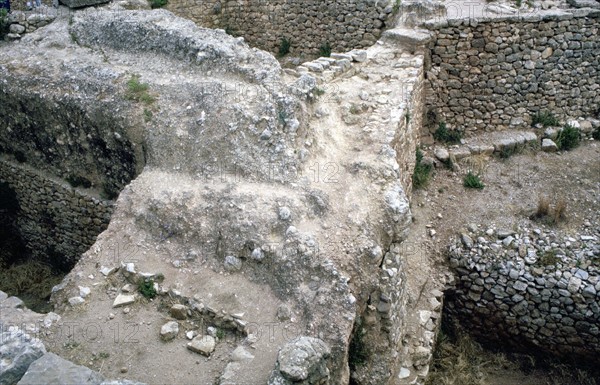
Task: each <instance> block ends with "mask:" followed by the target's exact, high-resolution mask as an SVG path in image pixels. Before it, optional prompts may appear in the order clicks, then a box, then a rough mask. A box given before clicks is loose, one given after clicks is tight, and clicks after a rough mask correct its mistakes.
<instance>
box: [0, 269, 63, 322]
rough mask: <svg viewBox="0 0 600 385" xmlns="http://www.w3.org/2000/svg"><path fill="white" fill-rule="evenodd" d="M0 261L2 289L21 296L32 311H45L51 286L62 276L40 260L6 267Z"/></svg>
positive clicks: (58, 281)
mask: <svg viewBox="0 0 600 385" xmlns="http://www.w3.org/2000/svg"><path fill="white" fill-rule="evenodd" d="M1 262H2V261H1V260H0V282H1V283H2V291H5V292H6V293H7V294H8V295H14V296H17V297H19V298H21V299H22V300H23V302H25V305H26V306H27V307H29V308H30V309H32V310H34V311H39V312H45V311H47V310H48V309H47V308H48V306H49V305H48V302H47V301H48V298H49V297H50V294H51V293H52V288H53V287H54V286H56V285H58V284H59V283H60V282H61V281H62V276H61V275H59V274H57V273H56V272H55V271H54V270H53V269H52V267H51V266H50V265H47V264H45V263H43V262H40V261H35V260H30V261H25V262H23V263H18V264H13V265H11V266H8V267H6V266H4V264H3V263H1Z"/></svg>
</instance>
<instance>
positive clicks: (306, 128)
mask: <svg viewBox="0 0 600 385" xmlns="http://www.w3.org/2000/svg"><path fill="white" fill-rule="evenodd" d="M254 3H256V4H254ZM210 5H211V7H210V11H207V10H200V11H198V10H197V9H195V8H189V7H190V5H189V4H187V3H183V2H182V3H181V4H180V3H179V2H173V3H171V4H170V5H169V9H172V10H173V11H175V12H177V13H178V14H179V15H182V16H186V15H187V14H186V12H189V14H190V15H191V16H190V18H192V19H194V20H196V21H197V22H199V23H200V24H201V25H205V26H207V27H219V28H223V29H221V30H219V29H216V30H215V29H207V28H201V27H198V26H197V25H196V24H194V23H193V22H192V21H190V20H186V19H183V18H179V17H176V16H174V15H173V14H172V13H171V12H169V11H166V10H152V11H150V10H127V9H126V8H129V6H128V5H127V4H125V3H124V2H121V3H111V4H110V5H108V6H107V7H100V8H97V9H93V8H88V9H84V10H79V11H75V12H63V13H61V12H58V13H57V17H56V19H55V20H54V21H53V22H52V23H51V24H49V25H46V26H44V27H43V28H40V29H38V30H36V31H32V32H31V33H28V34H25V35H23V36H22V37H21V38H20V40H19V42H18V43H2V44H1V45H0V50H1V51H2V52H3V53H2V55H1V56H0V69H1V71H0V101H1V102H2V106H3V108H2V109H1V110H0V122H1V123H0V125H1V126H0V152H1V154H0V181H1V182H2V183H3V186H5V187H6V188H8V189H9V190H10V191H11V192H12V193H13V194H14V196H15V197H16V199H17V200H18V202H19V211H18V213H17V220H16V223H17V227H18V228H19V231H20V233H21V236H22V237H23V239H24V242H25V244H26V246H27V247H28V249H30V250H32V251H34V253H36V254H37V257H38V258H46V259H50V260H52V262H53V263H55V264H56V263H57V262H56V260H59V261H60V263H58V264H59V265H64V266H68V267H69V268H72V270H70V272H69V274H68V275H67V276H66V277H65V279H64V281H63V282H62V283H61V284H60V285H59V286H57V287H55V289H54V290H53V295H52V303H53V304H54V305H55V311H56V313H58V314H60V316H59V315H57V314H55V313H50V314H52V315H49V316H45V317H44V316H43V315H42V316H38V315H36V314H35V313H34V314H31V313H30V312H28V311H23V309H22V308H23V304H22V302H19V301H18V300H17V299H15V298H14V297H10V298H3V299H2V305H1V306H2V309H3V311H4V313H3V316H2V319H0V322H1V323H0V326H2V331H3V332H5V333H8V334H6V335H5V334H2V336H3V337H2V341H8V340H11V338H13V337H14V336H15V335H17V334H18V333H28V334H27V335H28V337H26V338H25V337H23V338H25V339H26V341H25V343H24V344H23V347H22V349H24V350H25V351H29V350H35V349H37V350H36V351H37V353H35V354H33V355H32V354H25V355H24V357H25V358H26V359H25V360H24V361H23V362H26V363H25V364H20V365H14V366H18V370H17V372H18V373H19V376H23V378H22V379H21V382H19V383H22V384H27V383H35V381H36V380H37V381H39V376H40V373H43V372H44V370H46V369H44V368H48V367H55V368H59V372H58V373H55V374H56V376H57V378H60V376H62V375H65V374H64V373H67V372H68V373H76V374H75V375H77V376H84V377H86V378H88V381H89V382H88V383H94V384H95V383H98V384H100V383H108V382H105V381H106V380H105V376H103V375H100V374H98V373H96V372H92V374H90V372H88V371H89V369H87V368H84V367H81V366H76V365H75V364H73V363H69V362H67V361H64V360H62V359H60V358H59V357H58V356H55V355H53V354H52V353H45V349H44V346H43V345H41V347H40V344H41V342H39V341H37V340H33V339H32V338H33V337H31V336H35V337H38V338H39V339H40V340H41V341H43V342H44V343H46V345H48V346H51V347H52V351H54V350H56V351H61V349H64V346H66V345H65V344H58V345H53V344H52V343H53V342H56V340H54V341H53V338H56V337H55V336H57V335H59V334H60V332H61V330H64V328H65V325H68V324H75V325H76V326H75V327H76V328H77V327H80V328H81V327H82V328H83V329H82V330H83V331H82V330H79V331H78V330H77V329H75V330H74V331H73V335H71V338H77V336H81V335H85V331H86V330H88V329H87V328H89V325H95V326H94V327H98V328H100V330H104V329H102V328H103V327H106V328H110V327H115V325H121V327H123V325H129V324H130V323H131V322H135V321H139V320H140V319H144V317H148V319H150V320H151V321H152V322H150V323H149V325H151V326H148V327H147V328H141V329H140V330H139V335H138V336H139V338H140V339H141V340H142V341H154V342H153V343H152V344H151V346H152V349H154V354H153V355H150V356H149V355H146V356H140V357H139V359H138V360H137V361H136V364H135V365H133V366H130V367H126V368H125V369H126V370H125V371H123V370H121V371H120V368H119V367H114V368H109V369H105V370H107V371H108V373H107V377H109V378H120V377H123V376H124V377H127V378H135V379H138V380H142V381H145V382H151V377H150V375H154V376H155V377H154V380H153V381H159V382H160V381H162V382H168V381H169V380H171V379H172V378H170V377H169V375H171V374H172V373H171V372H169V371H166V370H161V369H160V367H161V362H163V356H164V355H167V354H169V352H170V350H169V349H173V348H174V347H178V349H179V348H187V349H188V350H190V352H187V351H185V350H184V352H185V353H188V354H181V355H179V356H178V359H179V360H180V362H178V363H177V365H181V366H182V367H187V366H193V365H196V364H195V362H196V361H197V357H200V356H201V355H206V356H218V357H224V358H222V359H220V360H206V361H197V362H200V364H199V365H200V366H201V367H202V368H204V370H202V371H201V373H195V374H194V380H195V381H196V383H207V384H208V383H219V384H239V383H252V384H254V383H256V384H259V383H269V384H273V385H274V384H327V383H331V384H337V383H340V384H342V383H357V384H383V383H386V384H404V383H409V382H413V383H414V381H422V380H423V379H424V378H425V377H426V376H427V372H428V365H429V361H430V360H431V354H432V349H433V344H434V341H435V335H436V333H437V330H438V329H439V323H440V311H441V301H442V293H441V292H440V291H439V290H431V289H432V288H431V287H428V288H427V289H428V292H427V295H426V296H425V297H426V298H425V299H426V300H427V301H426V302H427V304H428V305H427V307H426V308H424V307H421V303H420V302H418V301H417V298H418V294H419V293H418V290H419V289H420V290H424V287H423V288H411V287H408V286H407V284H406V281H407V278H406V276H407V275H408V274H410V272H408V271H405V268H404V266H405V264H406V259H407V258H410V253H408V252H407V247H406V246H407V245H406V244H404V243H403V241H404V240H405V239H406V237H407V234H408V231H409V227H410V224H411V212H410V197H411V190H412V179H411V176H412V172H413V168H414V165H415V155H414V154H415V151H416V148H417V146H418V144H419V143H420V142H425V141H427V140H430V135H431V132H430V128H431V124H430V123H431V122H430V120H431V119H430V117H431V116H434V117H436V119H437V120H436V119H434V120H436V121H439V119H444V120H446V121H447V122H448V123H449V124H450V125H452V126H458V125H462V124H465V125H467V126H468V127H469V129H472V130H479V131H483V130H493V129H505V128H523V127H525V126H527V125H528V124H529V123H530V122H529V121H528V119H529V114H530V113H532V112H536V111H539V110H542V109H547V108H552V109H554V108H556V109H557V111H559V112H560V113H561V114H562V115H563V116H572V115H573V114H575V115H577V116H585V115H586V114H587V115H591V114H593V113H594V111H592V109H593V106H594V105H596V106H597V105H598V101H599V100H600V86H599V84H598V83H599V78H600V77H599V76H598V68H600V65H598V64H599V63H598V57H600V55H598V53H600V52H599V51H598V50H599V49H600V46H599V44H600V43H599V38H598V36H599V34H598V33H597V32H598V18H599V17H600V12H599V11H598V10H593V9H589V8H583V9H577V10H568V11H566V10H560V11H547V12H538V13H536V14H534V15H525V16H522V15H509V16H502V17H497V15H496V17H493V18H483V19H469V20H462V19H459V20H444V21H440V20H437V21H435V22H431V21H430V22H427V23H425V24H423V25H422V26H421V29H418V30H417V29H415V28H414V27H412V26H413V25H416V24H420V21H419V20H420V18H428V17H431V16H432V15H436V13H437V12H438V11H439V6H435V7H432V8H431V9H429V10H428V11H426V12H421V13H418V12H414V10H411V11H410V12H409V11H407V12H406V13H404V14H398V9H397V8H396V7H395V4H394V3H392V2H390V3H385V4H384V3H380V2H376V1H366V2H339V1H338V2H333V1H332V2H331V4H329V2H323V3H314V4H313V3H311V4H310V6H308V7H306V13H305V16H306V17H300V16H294V17H290V18H289V19H285V17H284V16H285V15H287V14H288V13H289V12H290V9H288V8H287V7H292V8H293V9H294V12H296V13H292V15H297V14H298V13H301V12H303V11H302V10H301V9H300V8H298V3H296V2H283V3H282V4H279V3H277V2H273V3H268V4H265V3H264V2H250V4H249V5H248V6H250V7H257V8H256V9H255V10H254V12H250V13H248V19H244V20H241V19H240V17H242V16H241V15H242V14H243V13H240V10H243V8H240V5H239V4H237V3H236V4H234V2H226V3H221V2H215V3H214V4H212V3H211V4H210ZM186 7H188V8H189V9H188V8H186ZM323 7H325V8H327V7H329V8H327V12H330V13H327V12H326V13H325V14H326V15H334V14H336V13H338V14H341V15H344V14H346V15H349V16H347V17H344V18H343V20H340V19H336V20H335V21H334V20H333V19H331V20H328V24H326V25H327V27H331V25H332V24H335V25H336V28H326V29H327V30H328V31H329V32H328V34H327V35H326V36H324V35H323V26H322V25H320V24H319V23H316V22H315V21H316V20H319V12H321V11H322V8H323ZM348 7H349V8H348ZM346 8H348V9H346ZM407 9H409V10H410V8H407ZM269 10H273V11H274V12H273V13H267V11H269ZM261 12H262V13H261ZM278 12H280V13H278ZM411 12H412V13H411ZM267 14H268V15H271V16H269V17H271V18H272V20H269V23H270V24H269V25H272V26H275V28H281V31H298V32H300V34H298V33H296V32H294V33H296V34H295V35H292V37H291V38H290V40H291V41H292V42H293V43H294V44H293V45H292V48H293V49H295V50H298V52H301V53H302V54H305V55H306V54H307V53H309V52H310V53H314V52H315V50H317V51H318V49H319V46H320V45H321V44H323V43H325V42H329V44H330V46H331V48H332V49H333V50H334V52H333V53H332V54H331V56H330V57H326V58H319V59H315V60H310V61H307V62H305V63H304V64H301V65H299V66H296V67H295V68H286V69H282V67H281V65H280V63H279V62H278V61H277V60H276V59H275V58H274V57H273V56H272V55H271V54H269V53H268V52H265V51H262V50H260V49H257V48H252V47H251V46H250V45H248V43H246V41H245V38H244V37H245V36H246V34H247V36H248V41H249V42H250V43H252V44H253V45H254V44H255V45H258V46H259V47H262V48H267V49H269V50H271V51H274V50H276V49H277V46H278V44H279V42H280V39H279V37H280V36H281V35H282V33H283V32H282V33H280V32H276V31H275V32H273V31H268V30H265V29H264V28H260V25H261V24H260V23H258V22H257V20H264V19H265V18H266V17H267V16H266V15H267ZM305 18H306V20H305ZM283 20H288V21H291V22H292V25H288V24H286V23H284V22H283ZM363 20H367V22H365V23H364V27H359V28H354V29H352V28H351V27H352V26H355V25H356V24H357V22H362V21H363ZM399 20H401V21H402V22H403V23H405V25H404V27H402V26H397V23H399V22H400V21H399ZM407 20H408V21H407ZM299 22H302V23H303V25H304V26H306V30H303V29H302V28H300V27H299V26H298V25H296V24H294V23H299ZM228 23H229V24H228ZM337 23H339V24H337ZM233 27H235V28H237V29H236V30H234V31H233V32H234V33H235V34H240V35H242V36H244V37H234V36H231V35H229V34H227V33H226V32H225V31H224V28H228V31H227V32H229V33H232V31H231V28H233ZM363 28H364V30H363ZM13 32H14V31H13ZM290 33H292V32H290ZM323 36H324V37H323ZM301 37H306V44H299V43H300V40H299V38H301ZM323 38H324V39H325V41H324V42H322V40H323ZM575 43H577V44H575ZM336 50H337V51H338V52H335V51H336ZM509 51H510V52H509ZM523 61H525V63H524V64H523V65H521V63H522V62H523ZM550 67H551V68H552V70H550V71H544V69H548V68H550ZM577 71H584V72H585V73H586V76H585V77H582V76H573V75H577ZM540 73H543V75H540V76H543V77H544V79H540V80H535V79H537V78H536V76H538V74H540ZM468 74H474V76H472V77H469V76H467V75H468ZM506 76H512V77H514V80H515V82H517V84H523V83H522V82H521V80H523V81H526V82H527V83H525V84H526V86H525V85H523V86H520V87H521V88H519V89H516V88H514V87H510V84H505V83H507V82H506V81H503V80H502V79H504V78H505V77H506ZM565 77H569V78H572V79H573V80H571V81H569V82H563V81H562V79H564V78H565ZM517 78H518V79H519V81H517ZM459 79H460V80H459ZM467 79H468V80H467ZM538 83H541V84H538ZM548 84H555V85H556V86H554V87H551V88H550V87H548V86H546V85H548ZM482 85H486V86H487V88H483V90H484V91H485V92H482V93H477V92H472V90H473V89H474V88H477V87H479V88H478V89H482V88H481V87H482ZM506 95H509V96H510V97H511V98H513V100H514V102H515V103H517V102H518V103H519V107H518V108H516V109H515V108H514V107H512V104H511V103H510V102H504V101H502V100H504V98H505V97H506ZM486 122H488V124H486ZM492 125H493V126H492ZM534 136H535V135H534ZM530 139H531V138H530ZM532 140H533V141H534V142H535V141H536V140H537V137H534V138H533V139H532ZM471 150H472V149H471ZM493 150H494V148H493V147H492V151H493ZM453 261H454V260H453ZM460 261H461V260H460V257H459V256H458V255H457V256H456V262H453V263H454V264H456V265H457V266H463V265H464V264H465V263H466V266H467V267H468V268H471V267H472V266H471V265H470V263H471V262H470V261H469V262H460ZM506 269H508V268H506ZM506 271H509V273H508V274H512V273H511V272H510V270H509V269H508V270H506ZM458 274H459V275H460V274H463V270H459V273H458ZM524 274H526V273H523V272H519V275H524ZM574 274H578V273H577V272H575V273H574ZM586 274H587V273H586ZM461 276H462V275H461ZM467 276H469V277H470V275H467ZM589 282H590V284H593V282H592V281H589ZM531 286H532V288H534V285H533V284H532V285H531ZM142 288H144V290H140V289H142ZM439 288H442V287H438V288H437V289H439ZM580 288H581V290H584V289H585V288H587V286H585V287H584V286H581V287H578V288H577V290H580ZM461 290H462V289H461ZM536 290H537V288H536ZM473 291H475V292H476V293H479V291H477V290H474V289H473V287H472V286H471V291H465V293H466V295H469V297H468V298H471V299H473V296H472V295H471V294H470V293H471V292H473ZM142 293H146V294H145V295H147V296H148V297H154V296H155V297H154V298H153V299H152V301H150V300H149V299H148V298H145V297H144V295H142ZM148 293H150V294H148ZM509 294H510V293H509ZM588 294H589V293H588ZM542 295H543V294H542ZM582 295H583V294H582ZM419 298H420V297H419ZM481 298H486V297H485V296H484V295H483V294H482V296H481ZM585 298H586V301H590V303H591V305H590V311H592V313H593V315H594V317H596V318H597V317H598V312H597V309H598V307H597V297H593V298H592V297H589V296H588V295H586V296H585ZM513 300H515V299H514V298H513ZM517 302H519V301H517ZM533 302H535V300H533ZM593 304H596V306H595V307H594V306H593ZM475 306H477V305H475ZM9 310H10V312H9ZM519 311H520V310H519ZM9 313H10V314H11V316H10V317H8V318H5V314H9ZM586 316H587V315H586ZM413 319H417V324H416V325H415V324H413V323H411V322H412V321H411V320H413ZM98 320H101V322H100V324H97V323H98ZM162 320H168V322H166V323H165V322H161V321H162ZM94 322H96V323H94ZM12 325H19V326H20V327H19V328H15V327H14V326H12ZM111 325H112V326H111ZM106 330H108V329H106ZM111 330H112V329H111ZM136 330H137V329H136ZM265 330H271V331H273V333H269V338H266V337H265ZM576 330H579V329H576ZM15 333H16V334H15ZM586 333H591V331H590V330H587V331H586ZM19 335H20V334H19ZM11 336H12V337H11ZM52 336H54V337H52ZM524 336H525V337H526V338H528V337H530V336H529V334H527V332H525V333H524ZM23 338H20V339H21V340H22V339H23ZM2 341H0V343H2ZM31 341H34V342H33V345H32V343H30V342H31ZM58 341H59V342H61V343H62V342H63V340H60V339H59V340H58ZM104 343H105V345H106V346H107V347H106V348H107V349H111V350H110V352H107V354H112V355H113V356H120V355H122V356H125V355H129V354H132V355H135V354H139V353H136V350H135V349H136V348H141V347H140V346H138V345H139V344H138V345H126V344H121V343H116V342H114V343H107V342H106V341H105V342H104ZM7 345H8V344H7ZM361 345H364V346H366V347H367V348H368V350H369V351H370V352H371V355H370V356H369V357H358V358H357V357H356V351H357V349H358V350H360V348H361ZM3 346H4V345H3ZM594 346H595V345H594ZM594 346H593V347H592V349H591V351H590V354H597V352H598V350H597V346H596V347H594ZM36 347H37V348H36ZM82 348H83V349H86V348H87V347H85V346H84V347H82ZM198 354H200V356H199V355H198ZM19 356H20V355H19ZM39 357H42V358H39ZM38 358H39V359H38ZM60 360H62V361H60ZM357 360H362V361H364V362H361V364H360V365H357V364H356V362H357ZM57 361H60V364H58V365H57V364H56V362H57ZM15 362H16V361H15ZM31 362H33V364H31V366H29V364H30V363H31ZM28 366H29V369H28ZM72 366H76V368H73V367H72ZM60 368H64V371H62V372H61V370H60ZM2 370H4V369H2ZM125 372H127V374H124V373H125ZM150 372H151V373H150ZM2 373H3V371H0V378H1V379H2V380H3V381H4V378H5V377H2V376H4V374H2ZM11 373H13V374H11V375H12V376H13V377H10V378H11V380H10V381H14V378H17V377H14V371H13V372H11ZM105 374H106V373H105ZM157 376H158V377H157ZM6 378H8V377H6ZM62 378H63V379H64V378H65V377H62ZM74 378H81V377H74ZM73 380H74V381H75V379H73ZM6 381H7V383H8V381H9V380H6ZM119 381H121V382H119V383H124V384H125V383H129V382H127V381H126V380H119ZM111 383H116V382H111Z"/></svg>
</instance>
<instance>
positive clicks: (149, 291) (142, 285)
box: [138, 279, 156, 299]
mask: <svg viewBox="0 0 600 385" xmlns="http://www.w3.org/2000/svg"><path fill="white" fill-rule="evenodd" d="M138 291H139V292H140V294H141V295H143V296H144V297H145V298H148V299H152V298H154V297H156V290H155V289H154V280H152V279H149V280H147V281H146V280H144V279H140V281H139V282H138Z"/></svg>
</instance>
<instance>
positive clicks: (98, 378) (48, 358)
mask: <svg viewBox="0 0 600 385" xmlns="http://www.w3.org/2000/svg"><path fill="white" fill-rule="evenodd" d="M103 381H104V378H103V377H102V375H100V373H97V372H94V371H93V370H91V369H89V368H86V367H85V366H79V365H75V364H74V363H72V362H71V361H67V360H65V359H62V358H60V357H59V356H57V355H56V354H54V353H46V354H45V355H44V356H42V358H40V359H38V360H37V361H35V362H34V363H33V364H31V365H30V366H29V370H27V372H26V373H25V375H24V376H23V378H21V381H19V383H18V385H39V384H46V385H64V384H78V385H100V384H101V383H102V382H103Z"/></svg>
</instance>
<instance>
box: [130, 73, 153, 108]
mask: <svg viewBox="0 0 600 385" xmlns="http://www.w3.org/2000/svg"><path fill="white" fill-rule="evenodd" d="M149 90H150V86H149V85H148V83H141V82H140V76H139V75H132V76H131V78H130V79H129V80H128V81H127V91H126V92H125V98H126V99H129V100H133V101H134V102H142V103H144V104H148V105H149V104H152V103H154V102H155V101H156V98H155V97H154V96H153V95H151V94H150V92H149Z"/></svg>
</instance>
